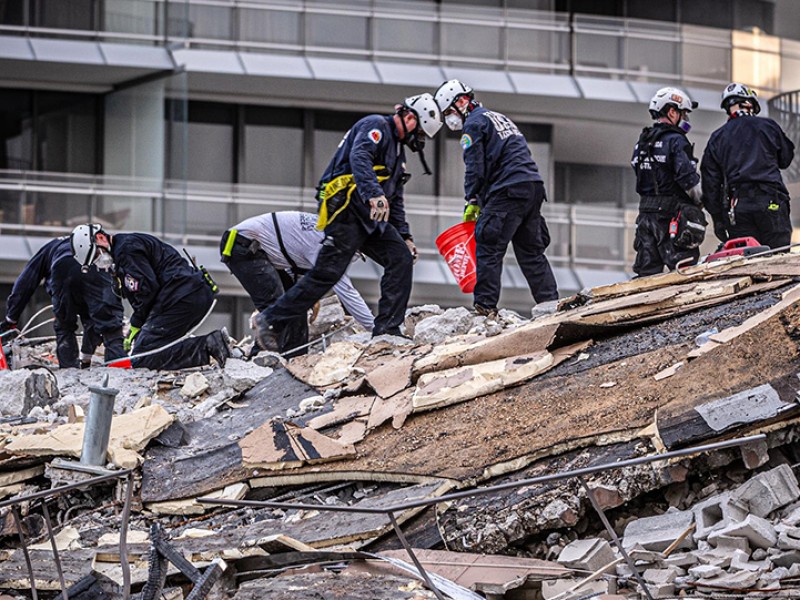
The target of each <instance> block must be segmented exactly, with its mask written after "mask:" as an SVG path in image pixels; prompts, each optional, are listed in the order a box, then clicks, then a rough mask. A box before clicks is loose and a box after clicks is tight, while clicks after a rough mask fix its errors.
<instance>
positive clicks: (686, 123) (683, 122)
mask: <svg viewBox="0 0 800 600" xmlns="http://www.w3.org/2000/svg"><path fill="white" fill-rule="evenodd" d="M677 127H678V129H682V130H683V132H684V133H689V131H690V130H691V129H692V124H691V123H689V121H687V120H686V119H681V120H680V121H678V125H677Z"/></svg>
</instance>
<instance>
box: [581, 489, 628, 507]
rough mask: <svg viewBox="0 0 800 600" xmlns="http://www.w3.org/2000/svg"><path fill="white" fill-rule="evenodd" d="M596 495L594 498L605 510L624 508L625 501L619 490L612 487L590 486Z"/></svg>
mask: <svg viewBox="0 0 800 600" xmlns="http://www.w3.org/2000/svg"><path fill="white" fill-rule="evenodd" d="M589 487H590V488H591V490H592V492H593V493H594V498H595V500H597V503H598V504H599V505H600V508H602V509H603V510H608V509H610V508H616V507H618V506H622V504H623V503H624V502H625V500H624V499H623V498H622V496H621V495H620V493H619V490H618V489H617V488H615V487H613V486H610V485H598V486H591V485H590V486H589Z"/></svg>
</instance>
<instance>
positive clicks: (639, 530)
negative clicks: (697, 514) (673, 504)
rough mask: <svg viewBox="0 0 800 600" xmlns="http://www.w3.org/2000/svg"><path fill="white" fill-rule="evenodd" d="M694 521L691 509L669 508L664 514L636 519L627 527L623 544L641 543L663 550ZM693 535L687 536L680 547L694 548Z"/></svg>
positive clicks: (627, 546) (644, 545)
mask: <svg viewBox="0 0 800 600" xmlns="http://www.w3.org/2000/svg"><path fill="white" fill-rule="evenodd" d="M693 522H694V514H693V513H692V512H691V511H677V510H669V511H667V512H665V513H664V514H663V515H658V516H655V517H645V518H642V519H636V520H635V521H631V522H630V523H628V525H627V527H625V536H624V540H623V542H622V543H623V546H624V547H625V548H630V547H632V546H634V545H635V544H641V546H642V547H643V548H645V549H646V550H655V551H657V552H662V551H664V550H666V549H667V548H668V547H669V546H670V545H671V544H672V543H673V542H674V541H675V540H677V539H678V538H679V537H680V536H681V535H682V534H683V533H684V532H685V531H686V530H687V529H688V528H689V527H690V526H691V525H692V523H693ZM692 547H693V546H692V540H691V536H686V537H685V538H684V539H683V541H681V543H680V544H678V548H692Z"/></svg>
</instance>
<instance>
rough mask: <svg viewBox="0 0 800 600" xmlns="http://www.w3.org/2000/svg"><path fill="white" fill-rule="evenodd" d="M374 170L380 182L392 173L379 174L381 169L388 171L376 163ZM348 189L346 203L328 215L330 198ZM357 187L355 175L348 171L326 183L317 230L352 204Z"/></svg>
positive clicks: (331, 221)
mask: <svg viewBox="0 0 800 600" xmlns="http://www.w3.org/2000/svg"><path fill="white" fill-rule="evenodd" d="M372 170H373V171H375V172H376V177H377V179H378V183H383V182H384V181H386V180H387V179H389V177H390V176H391V175H377V173H378V172H379V171H386V170H387V169H386V167H384V166H383V165H375V166H374V167H372ZM344 189H347V196H346V199H345V202H344V204H342V206H340V207H339V208H338V209H337V210H336V212H335V213H333V214H332V215H330V217H329V216H328V200H329V199H330V198H333V197H334V196H335V195H336V194H338V193H339V192H341V191H342V190H344ZM355 189H356V184H355V177H353V174H352V173H346V174H344V175H339V176H338V177H336V178H334V179H332V180H331V181H329V182H328V183H326V184H325V187H324V188H323V190H322V201H321V202H320V205H319V216H318V217H317V231H322V230H323V229H325V228H326V227H327V226H328V225H329V224H330V223H333V220H334V219H335V218H336V217H337V216H338V215H339V213H340V212H342V211H343V210H344V209H345V208H347V205H348V204H350V197H351V196H352V195H353V192H354V191H355Z"/></svg>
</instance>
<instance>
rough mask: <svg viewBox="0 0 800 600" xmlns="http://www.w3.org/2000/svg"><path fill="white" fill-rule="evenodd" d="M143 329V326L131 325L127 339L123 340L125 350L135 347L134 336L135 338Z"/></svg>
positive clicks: (128, 350)
mask: <svg viewBox="0 0 800 600" xmlns="http://www.w3.org/2000/svg"><path fill="white" fill-rule="evenodd" d="M141 330H142V328H141V327H134V326H133V325H131V329H130V332H129V333H128V337H126V338H125V340H124V341H123V342H122V347H123V348H124V349H125V352H130V351H131V348H133V338H135V337H136V336H137V335H138V333H139V332H140V331H141Z"/></svg>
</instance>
